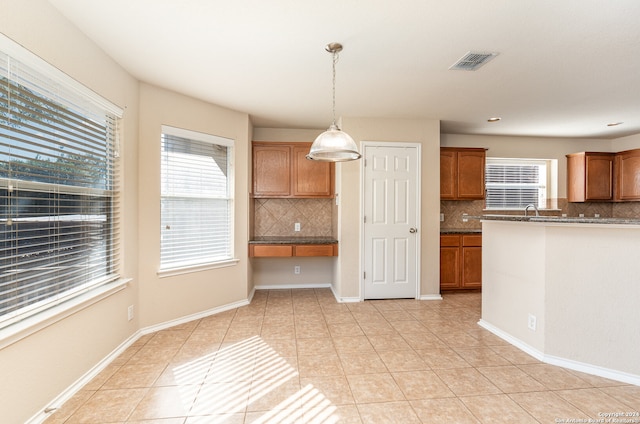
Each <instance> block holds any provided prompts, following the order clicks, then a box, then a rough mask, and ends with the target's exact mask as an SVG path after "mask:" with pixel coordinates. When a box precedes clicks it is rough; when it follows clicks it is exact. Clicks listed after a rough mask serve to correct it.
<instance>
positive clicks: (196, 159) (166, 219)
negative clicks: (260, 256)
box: [160, 126, 233, 270]
mask: <svg viewBox="0 0 640 424" xmlns="http://www.w3.org/2000/svg"><path fill="white" fill-rule="evenodd" d="M232 148H233V141H232V140H229V139H226V138H222V137H217V136H213V135H208V134H202V133H197V132H193V131H186V130H181V129H177V128H172V127H166V126H163V128H162V140H161V161H162V163H161V173H162V175H161V185H162V187H161V197H162V198H161V251H160V264H161V265H160V269H161V270H166V269H175V268H184V267H189V266H197V265H202V264H208V263H215V262H223V261H227V260H230V259H232V256H233V242H232V241H233V198H232V193H233V189H232V185H233V184H232V182H233V178H232V175H233V172H232V164H231V158H232V154H231V152H232Z"/></svg>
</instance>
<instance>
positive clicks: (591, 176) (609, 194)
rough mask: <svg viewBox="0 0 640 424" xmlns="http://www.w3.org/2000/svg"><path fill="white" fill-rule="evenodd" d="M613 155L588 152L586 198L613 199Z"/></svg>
mask: <svg viewBox="0 0 640 424" xmlns="http://www.w3.org/2000/svg"><path fill="white" fill-rule="evenodd" d="M613 159H614V157H613V155H610V154H603V155H600V154H588V155H587V156H586V158H585V160H586V165H585V168H586V180H585V181H586V183H585V184H586V187H585V190H586V191H585V200H613Z"/></svg>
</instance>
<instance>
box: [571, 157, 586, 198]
mask: <svg viewBox="0 0 640 424" xmlns="http://www.w3.org/2000/svg"><path fill="white" fill-rule="evenodd" d="M585 173H586V169H585V156H584V153H574V154H571V155H567V200H568V201H569V202H584V200H585V199H584V194H585Z"/></svg>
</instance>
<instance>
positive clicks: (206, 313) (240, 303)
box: [25, 291, 254, 424]
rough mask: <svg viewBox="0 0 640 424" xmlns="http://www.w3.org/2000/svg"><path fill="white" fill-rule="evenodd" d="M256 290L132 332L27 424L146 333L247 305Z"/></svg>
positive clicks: (40, 419) (48, 411) (69, 395)
mask: <svg viewBox="0 0 640 424" xmlns="http://www.w3.org/2000/svg"><path fill="white" fill-rule="evenodd" d="M253 293H254V291H252V292H251V293H250V296H249V299H247V300H241V301H238V302H234V303H229V304H227V305H223V306H219V307H217V308H212V309H208V310H206V311H203V312H198V313H196V314H192V315H187V316H184V317H181V318H178V319H174V320H171V321H167V322H164V323H161V324H156V325H152V326H149V327H145V328H142V329H140V330H138V331H136V332H135V333H134V334H132V335H131V336H130V337H129V338H128V339H127V340H125V341H124V342H122V343H121V344H120V346H118V347H117V348H115V349H114V350H113V351H112V352H111V353H110V354H108V355H107V356H106V357H104V358H103V359H102V360H101V361H100V362H99V363H98V364H96V365H95V366H94V367H93V368H91V369H90V370H89V371H87V372H86V373H85V374H84V375H83V376H82V377H80V378H79V379H78V380H77V381H76V382H74V383H73V384H72V385H71V386H69V387H67V389H65V390H64V391H63V392H62V393H60V394H59V395H58V396H56V398H55V399H53V401H51V402H50V403H49V405H47V406H46V407H44V408H43V409H42V410H41V411H39V412H38V413H37V414H35V415H34V416H33V417H31V418H30V419H29V420H28V421H27V422H26V423H25V424H41V423H43V422H44V421H45V420H46V419H47V418H48V417H49V415H51V413H53V412H54V411H55V410H56V409H58V408H60V407H61V406H62V405H63V404H64V403H65V402H66V401H68V400H69V399H71V398H72V397H73V396H74V395H75V394H76V393H78V391H80V390H81V389H82V388H83V387H84V386H85V385H86V384H87V383H89V382H90V381H91V380H92V379H93V378H94V377H96V376H97V375H98V374H100V372H101V371H102V370H104V369H105V368H106V367H107V366H108V365H109V364H110V363H111V362H113V361H114V360H115V359H116V358H117V357H118V356H120V354H121V353H122V352H124V351H125V350H126V349H127V348H128V347H129V346H131V345H132V344H133V343H135V342H136V341H137V340H138V339H139V338H140V337H142V336H143V335H145V334H151V333H155V332H156V331H160V330H164V329H167V328H170V327H174V326H176V325H179V324H184V323H185V322H189V321H193V320H196V319H201V318H206V317H208V316H211V315H215V314H219V313H220V312H224V311H228V310H230V309H234V308H238V307H240V306H246V305H248V304H249V303H250V298H252V297H253Z"/></svg>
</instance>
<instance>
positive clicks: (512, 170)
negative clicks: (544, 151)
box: [485, 158, 554, 210]
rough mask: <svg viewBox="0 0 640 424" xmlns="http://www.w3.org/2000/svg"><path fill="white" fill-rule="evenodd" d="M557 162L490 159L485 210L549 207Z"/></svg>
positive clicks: (487, 162)
mask: <svg viewBox="0 0 640 424" xmlns="http://www.w3.org/2000/svg"><path fill="white" fill-rule="evenodd" d="M553 162H554V161H553V160H547V159H508V158H487V160H486V169H485V189H486V200H485V209H493V210H519V209H524V208H525V207H526V206H527V205H530V204H533V205H535V206H536V207H537V208H538V209H548V208H549V198H550V196H549V193H550V192H551V188H552V187H551V186H552V181H551V178H550V175H551V173H552V168H553Z"/></svg>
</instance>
